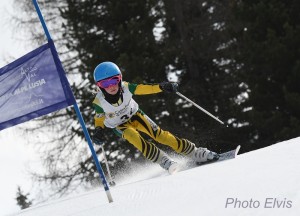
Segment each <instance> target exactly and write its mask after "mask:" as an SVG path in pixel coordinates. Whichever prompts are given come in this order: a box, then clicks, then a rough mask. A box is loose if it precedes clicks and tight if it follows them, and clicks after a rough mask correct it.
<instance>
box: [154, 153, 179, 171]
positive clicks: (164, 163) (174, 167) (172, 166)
mask: <svg viewBox="0 0 300 216" xmlns="http://www.w3.org/2000/svg"><path fill="white" fill-rule="evenodd" d="M158 163H159V165H160V166H161V167H162V168H163V169H165V170H167V171H168V172H169V173H170V174H171V175H172V174H174V173H176V172H178V171H179V165H178V163H177V162H175V161H173V160H172V159H170V158H169V157H168V156H167V155H163V156H162V157H161V158H160V160H159V161H158Z"/></svg>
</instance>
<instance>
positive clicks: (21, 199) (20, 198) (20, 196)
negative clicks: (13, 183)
mask: <svg viewBox="0 0 300 216" xmlns="http://www.w3.org/2000/svg"><path fill="white" fill-rule="evenodd" d="M29 195H30V194H29V193H27V194H24V193H23V192H22V190H21V187H20V186H18V191H17V194H16V196H17V197H16V200H17V204H18V206H20V208H21V209H26V208H29V207H30V206H31V205H32V200H29V198H28V196H29Z"/></svg>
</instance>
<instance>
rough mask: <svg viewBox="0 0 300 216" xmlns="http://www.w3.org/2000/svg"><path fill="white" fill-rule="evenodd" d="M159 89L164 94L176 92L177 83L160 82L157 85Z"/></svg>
mask: <svg viewBox="0 0 300 216" xmlns="http://www.w3.org/2000/svg"><path fill="white" fill-rule="evenodd" d="M159 88H160V89H161V90H163V91H164V92H168V93H173V92H177V91H178V83H176V82H162V83H159Z"/></svg>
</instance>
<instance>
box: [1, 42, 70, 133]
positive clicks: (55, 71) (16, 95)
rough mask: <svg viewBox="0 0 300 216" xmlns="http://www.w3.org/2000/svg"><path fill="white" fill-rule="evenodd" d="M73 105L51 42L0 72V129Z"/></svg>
mask: <svg viewBox="0 0 300 216" xmlns="http://www.w3.org/2000/svg"><path fill="white" fill-rule="evenodd" d="M74 103H75V99H74V96H73V93H72V91H71V88H70V85H69V82H68V80H67V78H66V76H65V72H64V70H63V68H62V65H61V62H60V60H59V58H58V55H57V52H56V50H55V47H54V44H53V41H52V40H50V41H48V43H47V44H45V45H43V46H41V47H39V48H37V49H35V50H33V51H31V52H30V53H28V54H26V55H25V56H23V57H21V58H19V59H17V60H16V61H14V62H12V63H10V64H8V65H7V66H5V67H3V68H1V69H0V130H2V129H5V128H8V127H11V126H14V125H16V124H20V123H22V122H26V121H29V120H31V119H33V118H36V117H39V116H42V115H46V114H48V113H51V112H54V111H57V110H59V109H62V108H65V107H68V106H70V105H73V104H74Z"/></svg>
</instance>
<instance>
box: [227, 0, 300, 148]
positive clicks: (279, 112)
mask: <svg viewBox="0 0 300 216" xmlns="http://www.w3.org/2000/svg"><path fill="white" fill-rule="evenodd" d="M299 11H300V3H299V2H298V1H294V0H289V1H284V2H283V1H278V0H269V1H259V0H257V1H248V0H244V1H237V2H236V3H235V7H234V10H233V12H234V13H233V14H234V17H235V19H236V20H235V21H234V22H233V25H232V33H233V34H232V35H234V37H235V38H236V52H235V56H234V58H235V59H236V61H237V62H238V64H239V65H241V67H240V68H239V70H238V73H239V78H240V79H243V82H244V86H247V87H246V89H247V90H246V91H247V94H248V97H247V99H246V100H244V101H243V102H242V103H241V104H240V105H241V106H242V107H243V109H244V110H245V111H244V112H243V113H242V115H241V116H240V118H241V119H244V120H245V122H247V124H246V125H245V126H244V129H245V133H246V134H247V135H248V137H249V142H248V143H249V148H250V149H253V148H260V147H263V146H267V145H270V144H272V143H275V142H279V141H282V140H286V139H290V138H293V137H296V136H299V129H300V118H299V117H300V111H299V110H300V109H299V108H300V88H299V84H298V83H297V80H299V57H300V56H299V55H300V53H299V47H300V40H299V34H300V25H299V20H300V15H299Z"/></svg>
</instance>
